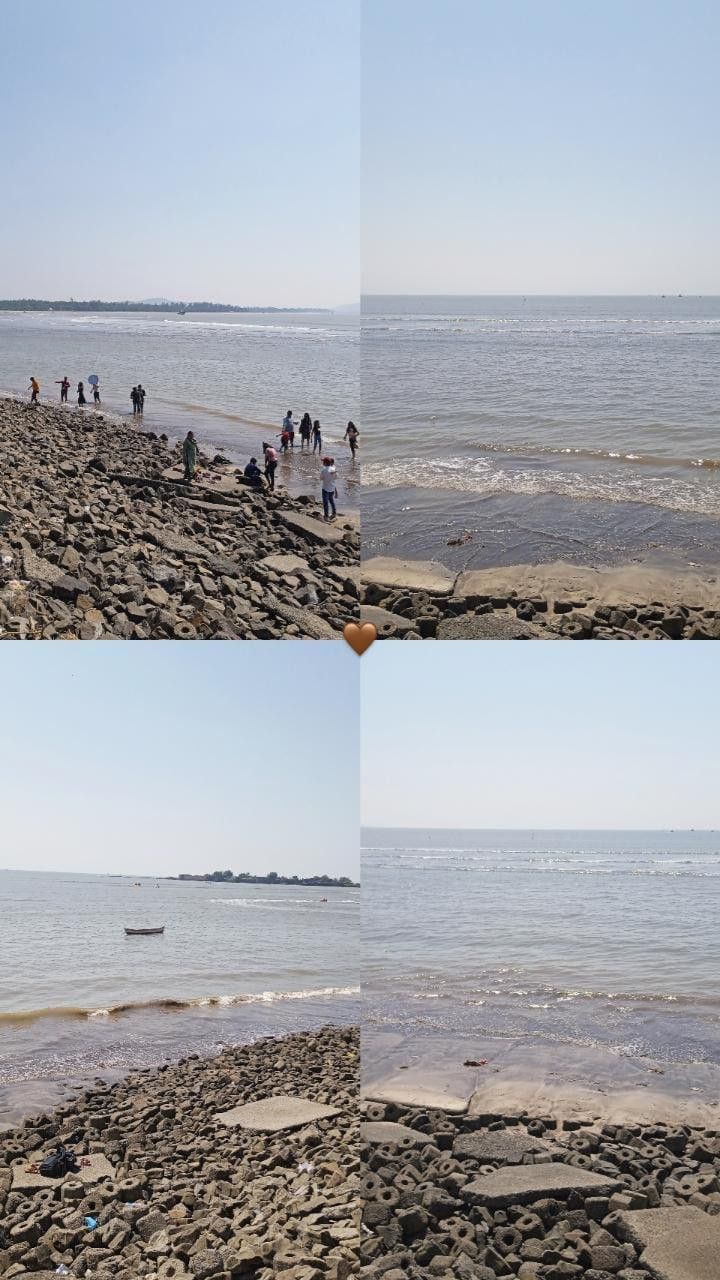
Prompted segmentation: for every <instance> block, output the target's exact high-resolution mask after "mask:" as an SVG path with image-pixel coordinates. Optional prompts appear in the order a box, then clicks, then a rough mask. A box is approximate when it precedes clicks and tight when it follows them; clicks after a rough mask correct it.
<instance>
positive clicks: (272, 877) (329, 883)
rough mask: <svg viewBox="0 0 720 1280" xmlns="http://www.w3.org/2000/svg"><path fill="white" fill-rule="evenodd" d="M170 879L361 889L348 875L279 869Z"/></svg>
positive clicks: (228, 872) (227, 872)
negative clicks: (283, 872)
mask: <svg viewBox="0 0 720 1280" xmlns="http://www.w3.org/2000/svg"><path fill="white" fill-rule="evenodd" d="M169 879H170V880H206V881H207V880H209V881H214V882H215V883H218V882H221V883H225V884H295V885H303V886H305V887H309V888H313V887H316V888H318V889H359V888H360V885H359V884H356V882H355V881H354V880H350V879H349V878H348V877H347V876H338V877H335V876H280V875H278V873H277V871H269V872H268V874H267V875H266V876H256V875H252V873H251V872H249V871H241V872H239V874H238V875H235V873H234V872H233V871H207V872H206V873H205V874H204V875H188V874H184V875H179V876H170V877H169Z"/></svg>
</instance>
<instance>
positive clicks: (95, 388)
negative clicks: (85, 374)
mask: <svg viewBox="0 0 720 1280" xmlns="http://www.w3.org/2000/svg"><path fill="white" fill-rule="evenodd" d="M93 403H94V404H99V403H100V383H99V382H95V383H94V384H93Z"/></svg>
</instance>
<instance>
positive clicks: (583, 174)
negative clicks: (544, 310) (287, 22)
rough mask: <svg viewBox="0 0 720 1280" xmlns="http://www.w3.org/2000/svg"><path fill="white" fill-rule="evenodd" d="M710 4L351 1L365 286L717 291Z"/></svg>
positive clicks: (717, 109) (718, 171)
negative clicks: (359, 30) (357, 54)
mask: <svg viewBox="0 0 720 1280" xmlns="http://www.w3.org/2000/svg"><path fill="white" fill-rule="evenodd" d="M719 65H720V5H718V4H717V2H716V0H685V2H684V3H678V0H602V3H590V2H588V3H583V2H581V0H580V2H579V0H442V3H440V0H392V3H388V2H387V0H364V4H363V68H362V81H363V88H362V111H363V165H362V181H363V286H364V289H365V291H366V292H376V293H486V294H487V293H490V294H492V293H521V294H522V293H631V294H632V293H679V292H682V293H705V294H711V293H715V294H720V237H718V234H717V226H718V208H719V207H720V150H719V149H718V140H717V126H718V119H719V118H720V79H719V78H718V66H719Z"/></svg>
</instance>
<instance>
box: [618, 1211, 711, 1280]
mask: <svg viewBox="0 0 720 1280" xmlns="http://www.w3.org/2000/svg"><path fill="white" fill-rule="evenodd" d="M618 1218H619V1232H620V1235H621V1237H622V1239H624V1240H627V1241H629V1242H630V1243H631V1244H634V1245H635V1247H636V1248H638V1249H642V1251H643V1252H642V1255H641V1258H640V1261H641V1263H642V1265H643V1266H644V1267H647V1268H648V1270H650V1271H651V1272H652V1274H653V1275H654V1276H656V1277H657V1280H717V1277H718V1273H719V1270H720V1263H719V1262H718V1259H720V1218H718V1217H710V1214H708V1213H704V1212H703V1210H702V1209H694V1208H692V1206H690V1205H688V1206H683V1207H682V1208H677V1209H674V1208H673V1209H633V1210H630V1211H629V1212H627V1213H620V1214H619V1215H618Z"/></svg>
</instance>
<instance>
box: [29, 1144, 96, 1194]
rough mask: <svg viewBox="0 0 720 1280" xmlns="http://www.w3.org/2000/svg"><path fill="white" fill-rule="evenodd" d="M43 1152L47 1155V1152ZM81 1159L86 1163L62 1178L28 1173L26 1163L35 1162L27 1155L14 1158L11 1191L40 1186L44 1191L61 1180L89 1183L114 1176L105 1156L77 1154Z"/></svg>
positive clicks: (32, 1189)
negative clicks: (18, 1158) (21, 1157)
mask: <svg viewBox="0 0 720 1280" xmlns="http://www.w3.org/2000/svg"><path fill="white" fill-rule="evenodd" d="M45 1154H46V1155H47V1152H45ZM41 1158H44V1157H41ZM82 1160H87V1161H88V1163H87V1164H81V1165H80V1169H79V1170H78V1172H77V1173H66V1174H65V1177H64V1178H45V1177H43V1175H42V1174H41V1173H28V1171H27V1170H28V1165H29V1164H34V1163H35V1162H34V1161H33V1160H28V1159H27V1157H26V1158H24V1159H22V1160H16V1161H15V1163H14V1164H13V1165H11V1170H12V1189H13V1191H37V1189H38V1188H39V1187H42V1188H43V1190H45V1191H46V1190H47V1188H48V1187H59V1186H61V1185H62V1183H63V1182H85V1183H87V1184H88V1185H90V1184H91V1183H94V1182H101V1181H102V1180H103V1178H114V1177H115V1170H114V1169H113V1167H112V1165H111V1164H110V1161H109V1160H108V1159H106V1157H105V1156H103V1155H92V1156H78V1162H80V1161H82Z"/></svg>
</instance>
